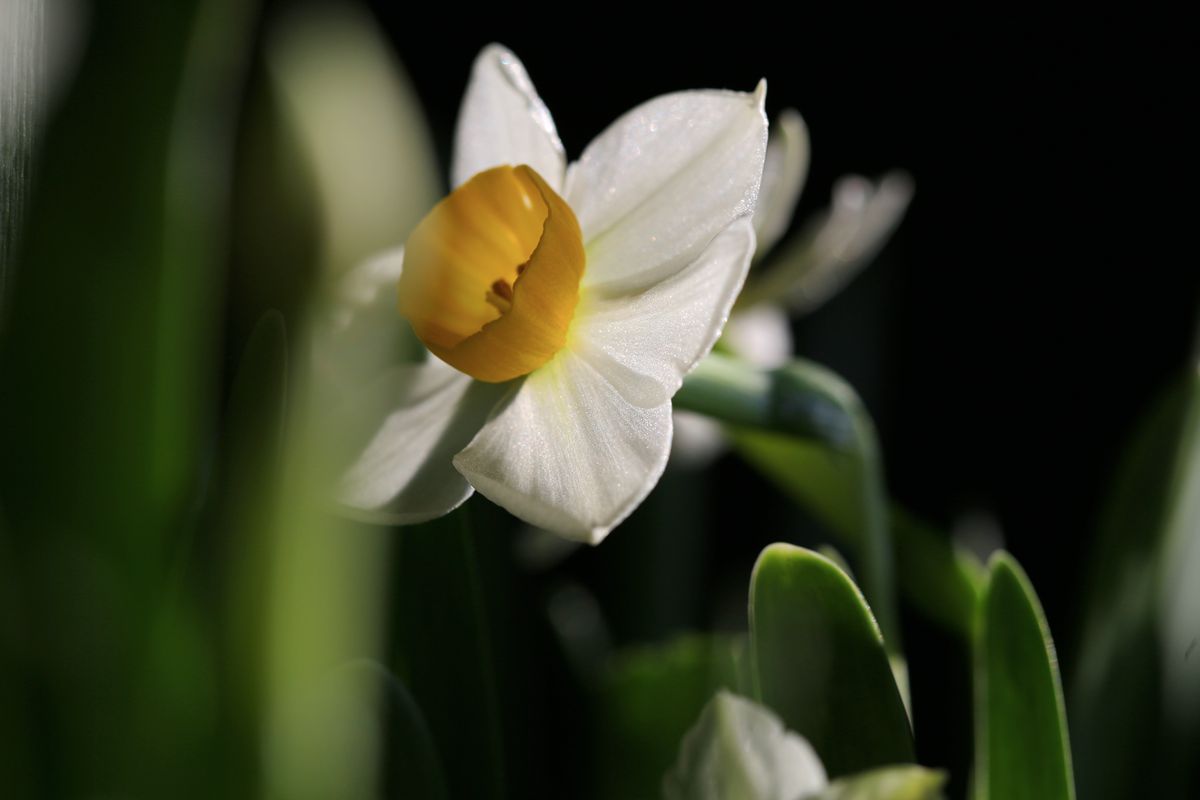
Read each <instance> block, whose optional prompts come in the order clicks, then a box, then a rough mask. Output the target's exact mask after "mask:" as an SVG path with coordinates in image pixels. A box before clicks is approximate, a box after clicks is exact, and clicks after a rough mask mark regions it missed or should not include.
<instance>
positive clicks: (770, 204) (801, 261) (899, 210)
mask: <svg viewBox="0 0 1200 800" xmlns="http://www.w3.org/2000/svg"><path fill="white" fill-rule="evenodd" d="M809 154H810V148H809V139H808V128H807V127H806V126H805V124H804V120H803V118H802V117H801V116H800V113H799V112H798V111H796V110H795V109H787V110H786V111H784V112H783V113H782V114H780V115H779V118H778V119H777V120H776V121H775V123H774V125H772V127H771V138H770V142H769V143H768V145H767V154H766V159H765V163H764V166H763V179H762V189H761V191H760V192H759V200H758V207H757V209H755V212H754V230H755V233H756V234H757V238H758V249H757V252H756V253H755V256H754V262H755V264H756V265H757V264H759V263H760V262H766V264H765V267H763V268H759V267H756V268H755V270H753V271H752V272H751V273H750V278H749V280H747V282H746V288H745V290H744V291H743V292H742V294H741V296H740V297H739V298H738V300H737V304H736V306H735V307H734V309H733V313H732V314H731V316H730V318H729V322H728V323H727V324H726V326H725V333H724V335H723V336H722V339H721V345H722V346H723V347H724V348H725V349H727V350H728V351H730V352H732V353H733V354H735V355H737V356H738V357H739V358H741V359H742V360H744V361H747V362H749V363H751V364H753V365H754V366H756V367H759V368H761V369H775V368H777V367H781V366H783V365H784V364H785V363H787V361H788V360H789V359H790V358H791V356H792V353H793V342H792V330H791V317H792V316H793V315H801V314H807V313H809V312H811V311H814V310H816V309H817V308H818V307H819V306H821V305H822V304H824V303H825V301H827V300H829V299H830V298H831V297H833V295H835V294H837V293H838V292H839V291H840V290H841V289H842V288H843V287H845V285H846V284H847V283H849V282H850V281H851V280H852V279H853V278H854V276H855V275H857V274H858V273H859V272H860V271H861V270H862V269H863V267H865V266H866V265H867V264H869V263H870V262H871V259H873V258H874V257H875V256H876V255H877V254H878V253H879V251H880V249H882V248H883V246H884V245H885V244H886V243H887V240H888V238H889V237H890V236H891V234H892V232H893V231H894V230H895V229H896V226H897V225H899V224H900V220H901V219H903V217H904V213H905V211H907V210H908V204H909V202H910V201H911V200H912V194H913V185H912V179H911V178H910V177H909V176H908V175H907V173H905V172H902V171H899V170H894V171H892V172H889V173H887V174H885V175H884V176H883V177H882V178H880V179H879V180H878V181H873V180H871V179H869V178H864V177H863V176H861V175H846V176H844V177H842V178H840V179H839V180H838V181H837V183H836V184H834V187H833V198H832V202H831V203H830V206H829V208H828V209H827V210H825V211H823V212H820V213H818V214H817V215H815V216H814V217H813V218H812V219H810V220H809V221H808V222H807V223H806V224H805V225H804V227H803V229H802V230H801V231H800V232H799V233H798V234H797V235H796V236H794V237H790V238H788V239H786V240H784V241H783V242H782V244H779V247H775V245H776V244H777V243H779V242H780V239H782V238H783V235H784V234H785V233H786V231H787V229H788V226H789V225H790V223H791V221H792V217H793V215H794V214H795V211H796V203H797V201H798V200H799V199H800V192H801V190H802V189H803V187H804V181H805V178H806V177H807V175H808V164H809ZM685 417H686V419H685ZM676 429H677V432H676V436H675V442H674V445H673V449H672V455H673V458H675V459H676V460H677V461H678V462H679V463H680V464H683V465H686V466H690V467H693V468H695V467H699V466H703V465H704V464H706V463H708V462H709V461H711V460H712V459H713V458H715V457H716V456H717V455H719V454H720V453H721V452H722V451H723V450H724V436H723V434H722V432H721V427H720V425H719V424H718V423H717V422H715V421H713V420H712V419H710V418H708V417H705V416H701V415H699V414H694V413H691V412H687V411H679V412H676Z"/></svg>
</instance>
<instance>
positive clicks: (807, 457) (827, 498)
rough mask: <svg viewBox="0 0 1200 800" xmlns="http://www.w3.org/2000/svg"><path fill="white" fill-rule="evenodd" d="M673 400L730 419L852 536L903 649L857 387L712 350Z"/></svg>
mask: <svg viewBox="0 0 1200 800" xmlns="http://www.w3.org/2000/svg"><path fill="white" fill-rule="evenodd" d="M675 403H676V405H677V406H679V407H680V408H686V409H689V410H691V411H696V412H699V413H703V414H708V415H711V416H713V417H714V418H716V419H719V420H721V421H722V422H724V423H726V424H727V425H728V426H729V433H730V434H731V435H732V437H733V441H734V444H735V445H736V447H737V449H738V451H739V452H740V453H741V454H742V455H743V456H744V457H745V458H746V459H747V460H748V461H749V462H750V463H751V464H752V465H754V466H755V467H756V468H758V469H759V470H761V471H762V472H763V474H764V475H766V476H767V477H768V478H770V479H771V480H773V481H775V482H776V483H777V484H778V485H779V486H780V488H781V489H783V490H784V491H785V492H787V493H788V494H789V495H790V496H791V497H792V498H793V499H795V500H796V501H797V502H799V503H800V504H801V505H802V506H804V507H805V508H807V509H808V510H809V511H810V512H811V513H812V514H813V515H814V516H816V517H817V519H819V520H820V521H821V522H822V523H824V524H825V525H827V526H828V527H829V529H830V530H831V531H832V532H833V533H835V534H836V535H838V536H840V537H841V538H842V539H843V540H844V541H845V542H846V544H847V546H848V547H849V548H850V550H851V554H852V555H853V556H854V557H855V559H856V569H857V571H858V574H859V575H860V576H861V578H862V586H863V593H864V594H865V595H866V596H867V598H868V599H869V600H870V602H871V604H872V607H873V608H874V609H875V614H876V617H877V619H878V620H879V625H880V627H881V628H882V629H883V632H884V635H885V637H886V639H887V641H888V645H889V646H890V647H892V648H893V649H895V650H899V645H900V630H899V621H898V618H897V616H896V611H895V578H894V575H893V564H892V543H891V538H890V533H889V530H888V509H887V495H886V490H885V486H884V480H883V463H882V459H881V456H880V453H879V443H878V440H877V437H876V435H875V427H874V424H873V423H872V422H871V418H870V415H869V414H867V411H866V408H865V407H864V406H863V404H862V401H861V400H860V399H859V397H858V395H857V393H855V391H854V389H853V388H852V387H851V386H850V385H849V384H847V383H846V382H845V381H844V380H842V379H841V378H840V377H839V376H837V375H835V374H834V373H833V372H831V371H829V370H828V369H825V368H824V367H821V366H820V365H817V364H814V363H812V362H809V361H803V360H799V359H797V360H795V361H793V362H791V363H790V364H788V365H787V366H785V367H782V368H780V369H777V370H773V371H771V372H759V371H756V370H754V369H752V368H750V367H748V366H746V365H744V364H740V363H739V362H737V361H736V360H735V359H732V358H729V357H726V356H721V355H712V356H709V357H708V358H707V359H705V360H704V361H703V362H701V364H700V366H699V367H698V368H697V369H696V370H695V372H693V373H692V374H691V375H689V376H688V379H687V380H686V381H685V382H684V386H683V389H682V390H681V391H680V392H679V394H678V395H676V397H675Z"/></svg>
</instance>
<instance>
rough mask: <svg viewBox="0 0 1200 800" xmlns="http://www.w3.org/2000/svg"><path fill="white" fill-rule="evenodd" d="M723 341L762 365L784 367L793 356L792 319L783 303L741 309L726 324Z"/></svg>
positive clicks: (764, 367)
mask: <svg viewBox="0 0 1200 800" xmlns="http://www.w3.org/2000/svg"><path fill="white" fill-rule="evenodd" d="M723 336H724V339H723V344H726V345H728V346H729V349H730V350H732V351H733V352H734V353H736V354H737V355H739V356H741V358H742V360H743V361H747V362H749V363H751V364H753V365H754V366H756V367H759V368H760V369H775V368H777V367H782V366H783V365H784V364H786V363H787V362H788V360H789V359H790V358H791V357H792V323H791V322H790V321H789V320H788V315H787V313H786V312H785V311H784V310H783V309H782V308H781V307H779V306H777V305H774V304H768V303H761V304H759V305H756V306H752V307H750V308H748V309H746V310H745V311H739V312H737V313H736V314H734V315H733V316H732V317H730V319H729V324H727V325H726V326H725V333H724V335H723Z"/></svg>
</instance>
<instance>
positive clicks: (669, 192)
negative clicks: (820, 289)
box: [338, 45, 767, 543]
mask: <svg viewBox="0 0 1200 800" xmlns="http://www.w3.org/2000/svg"><path fill="white" fill-rule="evenodd" d="M764 93H765V88H764V86H763V85H760V87H759V89H758V90H757V91H756V92H754V93H752V94H746V93H738V92H727V91H692V92H680V93H678V94H670V95H665V96H662V97H659V98H656V99H654V100H651V101H649V102H647V103H645V104H643V105H641V106H638V107H637V108H635V109H633V110H632V111H630V112H628V113H627V114H625V115H624V116H622V117H621V118H620V119H618V120H617V121H616V122H615V123H613V125H611V126H610V127H609V128H608V129H607V130H606V131H605V132H603V133H602V134H600V136H598V137H597V138H596V139H595V140H594V141H593V142H592V143H591V144H590V145H588V147H587V148H586V149H585V150H584V151H583V155H582V157H581V158H580V159H579V160H578V161H576V162H574V163H573V164H571V165H570V166H569V167H568V166H567V164H566V160H565V158H564V153H563V147H562V145H561V144H560V142H559V140H558V136H557V134H556V132H555V128H554V123H553V121H552V119H551V117H550V113H549V112H548V111H547V110H546V107H545V106H544V105H543V104H542V102H541V100H540V99H539V98H538V96H537V94H536V92H535V91H534V88H533V85H532V84H531V82H530V81H529V78H528V76H527V75H526V73H525V70H524V68H523V67H522V66H521V63H520V62H519V61H518V60H517V59H516V57H515V56H513V54H512V53H510V52H508V51H507V50H505V49H503V48H501V47H498V46H495V45H493V46H490V47H488V48H485V49H484V51H483V52H482V53H481V54H480V56H479V57H478V59H477V60H476V62H475V65H474V68H473V71H472V76H471V82H470V85H469V87H468V89H467V94H466V97H465V98H464V101H463V106H462V111H461V114H460V118H459V124H458V130H457V135H456V137H455V147H454V158H453V165H452V170H451V175H452V183H453V186H454V192H453V193H452V194H451V195H450V196H449V197H447V198H446V199H445V200H443V201H442V202H441V203H439V204H438V205H437V206H436V207H435V208H434V210H433V211H431V212H430V214H429V216H428V217H426V219H425V220H424V221H423V222H422V223H421V224H420V225H419V226H418V228H417V230H416V231H414V233H413V235H412V236H411V237H410V238H409V240H408V242H407V245H406V253H400V252H394V253H391V254H385V255H384V256H382V257H380V258H379V259H376V260H375V261H373V262H370V263H368V264H366V265H364V266H363V267H361V268H360V269H358V270H357V271H356V272H355V273H354V274H352V275H351V276H349V280H348V283H347V288H346V290H345V294H344V299H345V305H344V307H343V308H342V309H340V311H341V314H340V315H339V318H338V319H339V321H338V325H339V326H340V327H341V328H342V329H350V328H353V327H354V318H355V317H358V316H361V317H363V318H367V317H371V318H374V319H378V318H379V317H378V309H379V306H380V305H386V304H393V305H394V300H393V299H392V298H394V297H395V294H394V292H395V285H396V281H399V283H400V306H401V309H402V310H403V312H404V314H405V316H406V317H407V318H408V320H409V322H410V323H411V325H412V327H413V330H414V331H415V332H416V334H417V335H418V337H420V338H421V340H422V341H423V342H424V343H425V345H426V346H427V347H428V348H429V349H430V350H431V351H432V352H433V353H435V354H436V355H437V356H438V358H429V359H428V360H426V361H425V362H423V363H420V364H416V365H408V366H397V367H393V368H391V369H389V370H386V371H385V372H382V373H381V374H380V375H379V376H378V382H379V383H380V384H381V385H384V386H391V387H395V389H394V390H395V392H396V394H395V396H394V403H395V405H394V407H393V408H392V409H391V412H390V413H389V414H387V415H386V418H385V419H383V420H382V422H381V423H380V424H379V426H378V428H377V430H375V432H374V434H373V435H372V436H371V437H370V440H369V442H368V443H367V445H366V446H365V448H364V449H363V451H362V452H361V455H360V456H359V457H358V458H357V460H356V461H355V463H354V464H353V466H352V467H351V468H350V469H349V471H348V472H347V474H346V476H345V480H344V485H343V493H342V494H343V500H344V502H346V503H347V504H348V505H350V506H352V507H354V508H356V509H359V510H361V511H365V512H370V513H372V514H374V515H377V516H381V517H385V518H387V519H389V520H392V521H395V522H400V523H411V522H417V521H421V520H424V519H429V518H432V517H435V516H438V515H440V514H444V513H446V512H448V511H449V510H451V509H453V508H454V507H456V506H457V505H459V504H460V503H462V502H463V501H464V500H466V498H467V497H468V496H470V494H471V492H472V491H473V489H474V490H478V491H480V492H481V493H483V494H484V495H485V496H487V497H488V498H489V499H491V500H493V501H494V502H496V503H498V504H499V505H501V506H503V507H504V508H506V509H508V510H509V511H510V512H512V513H513V514H515V515H516V516H518V517H521V518H522V519H525V520H526V521H528V522H531V523H533V524H535V525H538V526H541V527H544V528H547V529H550V530H553V531H555V532H557V533H560V534H562V535H564V536H567V537H569V538H574V539H579V540H582V541H587V542H592V543H595V542H598V541H600V540H601V539H602V538H603V537H604V536H605V535H606V534H607V533H608V531H609V530H611V529H612V528H613V527H614V526H615V525H617V524H618V523H619V522H620V521H621V520H622V519H624V518H625V517H626V516H627V515H628V514H629V513H630V512H631V511H632V510H633V509H634V508H635V507H636V506H637V505H638V503H640V502H641V501H642V499H643V498H644V497H645V496H646V494H647V493H648V492H649V491H650V489H651V488H652V487H653V486H654V484H655V483H656V482H657V480H658V478H659V476H660V475H661V473H662V470H663V467H664V466H665V464H666V460H667V455H668V451H669V450H670V443H671V432H672V423H671V397H672V396H673V395H674V393H675V392H676V391H677V390H678V389H679V386H680V385H681V383H682V381H683V376H684V375H685V374H686V373H687V372H688V371H689V370H690V369H691V368H692V367H693V366H694V365H695V364H696V362H697V361H698V360H699V359H701V358H702V357H703V356H704V355H706V354H707V353H708V351H709V349H710V348H711V347H712V345H713V343H714V342H715V341H716V339H717V337H718V336H719V335H720V332H721V328H722V326H723V324H724V322H725V319H726V317H727V315H728V314H729V309H730V307H731V306H732V304H733V301H734V298H735V297H736V296H737V293H738V291H739V290H740V288H741V285H742V282H743V280H744V278H745V274H746V270H747V268H748V266H749V263H750V259H751V257H752V255H753V253H754V242H755V237H754V230H753V227H752V224H751V214H752V213H753V211H754V207H755V202H756V199H757V196H758V191H759V183H760V180H761V178H762V171H763V159H764V154H765V151H766V138H767V137H766V134H767V123H766V118H765V116H764V114H763V109H762V107H763V96H764ZM389 318H390V319H394V320H395V322H396V323H397V325H400V323H401V317H400V316H399V315H398V314H394V312H393V316H391V317H389ZM396 335H397V336H398V334H396ZM450 365H453V366H450ZM364 392H366V393H367V394H371V393H372V392H371V391H368V390H367V389H365V388H364Z"/></svg>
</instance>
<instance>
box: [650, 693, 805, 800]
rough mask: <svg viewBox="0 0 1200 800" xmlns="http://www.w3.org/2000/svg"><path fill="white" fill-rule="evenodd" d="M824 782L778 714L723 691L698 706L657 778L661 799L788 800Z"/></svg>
mask: <svg viewBox="0 0 1200 800" xmlns="http://www.w3.org/2000/svg"><path fill="white" fill-rule="evenodd" d="M826 784H827V779H826V776H825V768H824V767H823V766H822V765H821V760H820V759H819V758H817V754H816V753H814V752H813V749H812V747H811V746H810V745H809V743H808V742H806V741H805V740H804V739H803V737H800V736H797V735H796V734H795V733H792V732H791V731H788V730H785V729H784V727H783V723H781V722H780V721H779V717H777V716H776V715H775V714H773V713H771V711H770V710H769V709H766V708H763V707H762V706H760V705H758V704H757V703H755V702H753V701H751V700H747V699H745V698H744V697H738V696H737V695H735V694H731V693H730V692H727V691H724V690H722V691H720V692H717V695H716V696H715V697H714V698H713V699H712V700H711V701H710V702H709V703H708V704H707V705H706V706H705V707H704V711H703V713H701V714H700V719H698V720H697V721H696V724H695V725H693V726H692V727H691V729H689V730H688V732H687V735H686V736H685V737H684V738H683V742H682V744H681V745H680V747H679V758H678V759H677V760H676V762H675V765H674V766H673V767H672V768H671V770H670V772H668V773H667V774H666V776H665V778H664V779H663V797H664V798H665V800H794V799H795V798H800V797H808V796H810V795H811V794H812V793H814V792H819V791H820V790H822V789H824V788H825V786H826Z"/></svg>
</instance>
